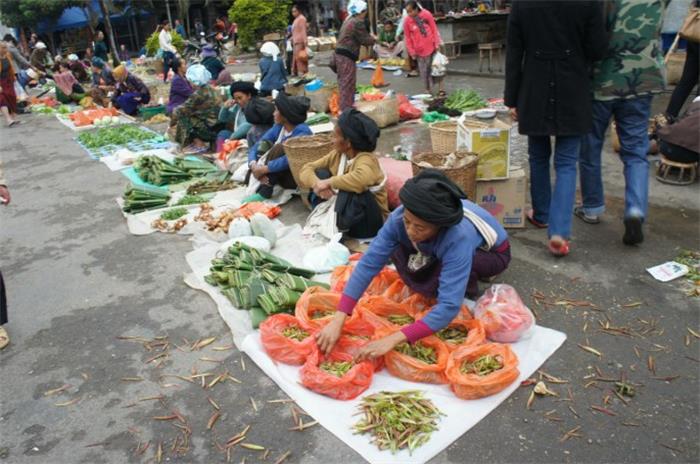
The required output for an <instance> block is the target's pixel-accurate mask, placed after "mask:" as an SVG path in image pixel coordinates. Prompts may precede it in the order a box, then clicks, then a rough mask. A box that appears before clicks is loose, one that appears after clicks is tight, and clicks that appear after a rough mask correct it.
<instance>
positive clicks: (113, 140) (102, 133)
mask: <svg viewBox="0 0 700 464" xmlns="http://www.w3.org/2000/svg"><path fill="white" fill-rule="evenodd" d="M159 138H161V136H160V135H158V134H156V133H155V132H151V131H149V130H146V129H142V128H140V127H138V126H130V125H121V126H118V127H105V128H102V129H97V130H94V131H90V132H83V133H82V134H80V135H79V136H78V141H79V142H80V143H82V144H83V145H84V146H85V147H86V148H90V149H93V148H100V147H104V146H106V145H125V144H126V143H127V142H141V141H145V140H153V139H159Z"/></svg>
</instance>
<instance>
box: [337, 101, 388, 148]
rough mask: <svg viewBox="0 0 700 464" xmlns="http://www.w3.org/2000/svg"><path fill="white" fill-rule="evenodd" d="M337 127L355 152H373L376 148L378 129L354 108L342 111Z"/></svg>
mask: <svg viewBox="0 0 700 464" xmlns="http://www.w3.org/2000/svg"><path fill="white" fill-rule="evenodd" d="M338 127H339V128H340V131H341V132H342V133H343V135H344V136H345V138H346V139H348V140H350V145H352V148H354V149H355V150H357V151H374V150H375V149H376V148H377V139H378V138H379V127H378V126H377V123H376V122H374V120H372V119H371V118H370V117H369V116H367V115H366V114H364V113H361V112H359V111H357V110H356V109H354V108H350V109H347V110H345V111H343V114H341V115H340V117H339V118H338Z"/></svg>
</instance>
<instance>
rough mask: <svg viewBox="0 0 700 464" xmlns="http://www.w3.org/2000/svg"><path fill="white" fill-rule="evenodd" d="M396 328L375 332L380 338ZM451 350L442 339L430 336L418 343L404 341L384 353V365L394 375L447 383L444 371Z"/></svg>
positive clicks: (407, 378)
mask: <svg viewBox="0 0 700 464" xmlns="http://www.w3.org/2000/svg"><path fill="white" fill-rule="evenodd" d="M395 331H396V329H380V330H378V331H377V332H376V333H375V334H374V338H375V340H376V339H379V338H382V337H385V336H387V335H390V334H392V333H394V332H395ZM449 356H450V352H449V351H448V350H447V347H446V346H445V344H444V343H442V341H440V339H438V338H436V337H434V336H430V337H425V338H422V339H420V340H418V341H417V342H416V343H413V344H411V343H408V342H403V343H399V344H398V345H396V347H395V348H394V349H393V350H392V351H389V352H388V353H387V354H385V355H384V365H385V366H386V368H387V370H388V371H389V372H391V374H392V375H394V376H396V377H398V378H400V379H404V380H410V381H412V382H424V383H438V384H441V383H447V379H446V378H445V375H444V372H445V367H446V366H447V358H448V357H449Z"/></svg>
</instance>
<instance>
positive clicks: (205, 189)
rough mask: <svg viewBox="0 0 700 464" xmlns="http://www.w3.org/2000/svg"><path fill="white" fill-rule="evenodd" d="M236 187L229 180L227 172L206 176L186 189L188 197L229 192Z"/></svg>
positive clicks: (229, 175)
mask: <svg viewBox="0 0 700 464" xmlns="http://www.w3.org/2000/svg"><path fill="white" fill-rule="evenodd" d="M235 187H236V183H235V182H234V181H233V180H231V173H229V172H228V171H225V172H217V173H213V174H208V175H207V176H205V177H203V178H202V179H201V180H198V181H196V182H193V183H192V184H190V185H189V187H187V194H188V195H201V194H203V193H213V192H218V191H220V190H230V189H232V188H235Z"/></svg>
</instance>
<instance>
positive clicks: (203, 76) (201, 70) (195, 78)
mask: <svg viewBox="0 0 700 464" xmlns="http://www.w3.org/2000/svg"><path fill="white" fill-rule="evenodd" d="M185 77H186V78H187V80H189V81H190V82H192V83H193V84H194V85H205V84H206V83H208V82H209V81H210V80H211V73H210V72H209V71H207V68H205V67H204V65H201V64H193V65H192V66H190V67H189V68H187V73H185Z"/></svg>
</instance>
